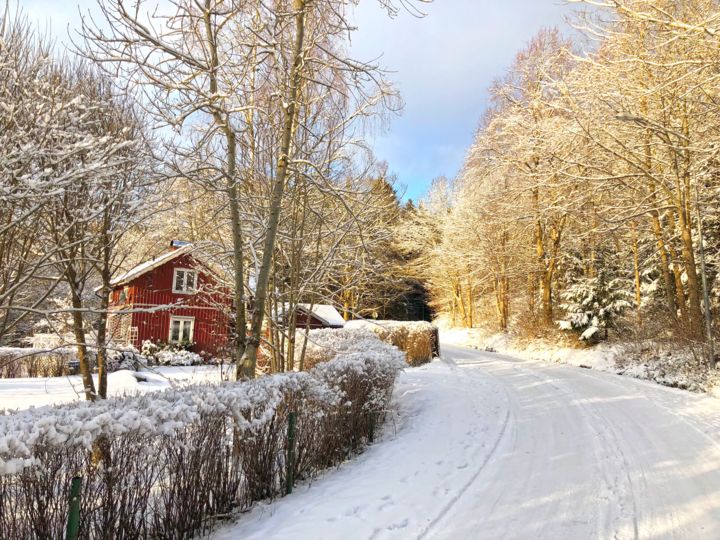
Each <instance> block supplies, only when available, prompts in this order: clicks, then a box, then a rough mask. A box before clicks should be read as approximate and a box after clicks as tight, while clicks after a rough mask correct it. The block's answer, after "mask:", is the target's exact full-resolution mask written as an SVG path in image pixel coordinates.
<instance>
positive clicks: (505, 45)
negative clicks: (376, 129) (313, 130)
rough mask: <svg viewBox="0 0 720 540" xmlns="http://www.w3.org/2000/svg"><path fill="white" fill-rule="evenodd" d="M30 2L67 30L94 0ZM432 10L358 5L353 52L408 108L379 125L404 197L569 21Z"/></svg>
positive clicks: (449, 171)
mask: <svg viewBox="0 0 720 540" xmlns="http://www.w3.org/2000/svg"><path fill="white" fill-rule="evenodd" d="M20 4H21V6H22V9H23V10H24V11H25V13H26V14H27V15H28V16H29V17H30V18H31V19H33V20H35V21H37V22H38V23H39V24H40V25H41V26H43V27H45V26H46V25H47V26H49V27H50V28H52V30H53V33H54V34H55V35H56V36H57V37H58V38H59V39H60V40H62V39H63V38H64V36H65V35H66V29H67V28H68V27H69V28H70V29H73V28H75V27H76V26H77V25H78V24H79V17H78V6H80V8H81V9H82V10H83V11H87V10H91V11H94V7H95V2H94V1H81V2H78V0H55V1H52V0H21V2H20ZM423 7H424V10H425V12H426V13H427V16H426V17H424V18H416V17H412V16H411V15H409V14H408V13H401V14H400V15H399V16H398V17H397V18H395V19H390V18H388V17H387V15H386V14H385V13H384V12H383V11H382V10H380V9H379V8H378V3H377V2H375V1H372V0H362V2H361V3H360V6H359V7H358V8H357V9H356V10H355V23H356V25H357V26H358V29H359V30H358V32H356V33H355V36H354V38H353V55H354V56H356V57H358V58H359V59H365V60H369V59H374V58H377V57H381V59H380V63H381V64H382V65H383V66H384V67H385V68H387V69H389V70H392V71H393V72H394V73H392V74H391V79H392V80H393V81H395V83H396V85H397V87H398V88H399V89H400V91H401V93H402V96H403V100H404V102H405V109H404V111H403V114H402V116H400V117H395V118H392V119H391V121H390V123H389V124H388V126H387V128H386V129H385V130H384V131H383V132H380V133H378V134H376V135H374V136H373V137H374V141H373V142H374V147H375V153H376V155H377V157H378V158H379V159H383V160H385V161H387V162H388V164H389V166H390V170H391V171H393V172H395V173H396V174H397V176H398V180H399V183H400V184H401V187H400V191H401V192H402V193H403V194H404V196H405V198H412V199H416V200H417V199H418V198H420V197H422V195H423V193H424V192H425V191H426V189H427V187H428V186H429V184H430V182H431V181H432V179H433V178H435V177H437V176H440V175H445V176H448V177H453V176H454V175H455V174H456V173H457V172H458V170H459V169H460V167H461V166H462V162H463V158H464V155H465V150H466V148H467V147H468V145H469V144H470V142H471V141H472V137H473V133H474V131H475V128H476V127H477V124H478V121H479V119H480V116H481V115H482V112H483V110H484V108H485V105H486V95H487V89H488V87H489V86H490V84H491V83H492V81H493V80H494V79H496V78H498V77H500V76H501V75H502V74H503V72H504V71H505V69H507V67H508V66H509V65H510V63H511V62H512V60H513V57H514V56H515V53H516V52H517V51H518V50H519V49H521V48H522V47H523V46H524V45H525V43H526V42H527V41H528V40H529V39H530V38H531V37H532V35H533V34H535V33H536V32H537V31H538V30H540V29H541V28H542V27H543V26H551V25H560V26H562V25H563V17H564V16H566V15H567V14H568V13H569V8H567V7H566V6H564V5H563V2H562V0H504V1H500V2H498V1H497V0H435V2H434V3H432V4H428V5H425V6H423Z"/></svg>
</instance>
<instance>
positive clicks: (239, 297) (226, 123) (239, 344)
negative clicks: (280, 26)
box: [204, 0, 247, 379]
mask: <svg viewBox="0 0 720 540" xmlns="http://www.w3.org/2000/svg"><path fill="white" fill-rule="evenodd" d="M210 8H211V2H210V0H205V17H204V20H205V32H206V39H207V45H208V47H209V50H210V71H209V73H208V78H209V83H210V92H211V94H212V95H217V93H218V80H217V70H218V68H219V65H220V61H219V58H218V50H217V47H218V44H217V42H216V37H217V36H216V33H215V32H214V30H213V25H212V20H211V16H210V13H211V9H210ZM212 116H213V121H214V122H215V125H216V126H217V127H218V128H219V129H220V130H221V131H222V133H223V134H224V136H225V143H226V144H227V167H226V170H225V171H224V172H225V178H226V183H227V197H228V206H229V210H230V227H231V230H232V237H233V238H232V240H233V273H234V274H235V275H234V278H235V279H234V283H233V288H234V291H233V307H234V309H235V325H234V326H235V340H234V341H235V342H234V356H235V379H239V378H240V376H241V366H242V358H243V355H244V353H245V345H246V338H247V322H246V318H245V272H244V264H245V262H244V260H243V253H244V251H243V250H244V245H243V235H242V227H241V223H240V201H238V188H237V138H236V135H235V132H234V131H233V127H232V125H230V119H229V118H228V117H227V116H226V115H223V114H222V113H221V112H220V110H214V111H213V114H212Z"/></svg>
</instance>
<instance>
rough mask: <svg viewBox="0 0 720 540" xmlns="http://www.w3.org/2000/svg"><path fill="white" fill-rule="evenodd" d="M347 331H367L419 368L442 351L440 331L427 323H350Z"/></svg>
mask: <svg viewBox="0 0 720 540" xmlns="http://www.w3.org/2000/svg"><path fill="white" fill-rule="evenodd" d="M345 328H346V329H351V330H352V329H367V330H370V331H372V332H373V333H374V334H375V335H376V336H378V337H379V338H380V339H381V340H382V341H384V342H386V343H391V344H392V345H395V346H396V347H397V348H398V349H400V350H401V351H403V352H404V353H405V358H406V360H407V363H408V364H410V365H411V366H419V365H422V364H425V363H427V362H430V361H431V360H432V359H433V357H435V356H437V355H438V354H439V351H440V345H439V342H438V339H439V335H438V329H437V327H435V326H434V325H432V324H430V323H429V322H425V321H371V320H364V319H360V320H356V321H348V322H347V323H346V325H345Z"/></svg>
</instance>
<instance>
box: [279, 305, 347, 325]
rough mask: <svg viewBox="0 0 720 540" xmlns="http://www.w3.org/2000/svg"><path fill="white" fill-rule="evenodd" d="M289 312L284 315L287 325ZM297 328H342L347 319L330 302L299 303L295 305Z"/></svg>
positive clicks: (283, 318) (284, 321)
mask: <svg viewBox="0 0 720 540" xmlns="http://www.w3.org/2000/svg"><path fill="white" fill-rule="evenodd" d="M288 318H289V313H284V314H283V315H282V320H283V323H284V324H285V325H286V326H287V324H288ZM295 326H296V328H310V329H311V330H315V329H317V328H342V327H343V326H345V319H343V316H342V315H340V312H339V311H338V310H337V309H335V307H334V306H331V305H330V304H297V306H296V307H295Z"/></svg>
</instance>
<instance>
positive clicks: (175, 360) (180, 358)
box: [155, 349, 202, 366]
mask: <svg viewBox="0 0 720 540" xmlns="http://www.w3.org/2000/svg"><path fill="white" fill-rule="evenodd" d="M155 358H156V359H157V363H158V364H159V365H161V366H195V365H197V364H201V363H202V357H201V356H200V355H199V354H197V353H194V352H191V351H186V350H183V349H180V350H177V351H173V350H165V351H159V352H158V353H157V354H156V355H155Z"/></svg>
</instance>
